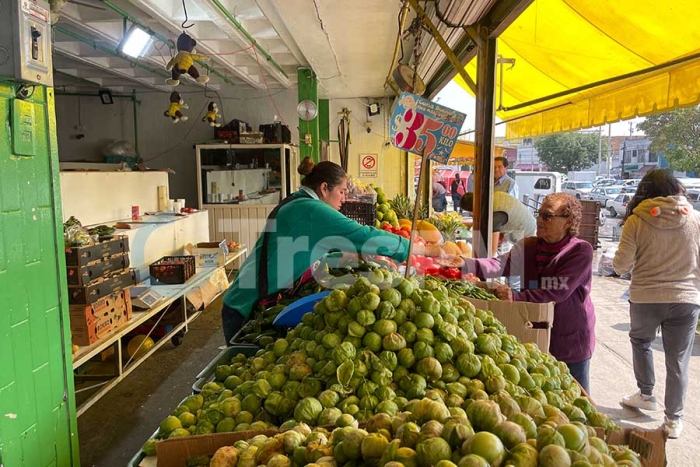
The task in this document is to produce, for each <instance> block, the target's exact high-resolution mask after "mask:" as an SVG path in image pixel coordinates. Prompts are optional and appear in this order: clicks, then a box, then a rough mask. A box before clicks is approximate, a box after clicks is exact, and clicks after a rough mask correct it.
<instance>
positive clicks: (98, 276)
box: [65, 236, 137, 345]
mask: <svg viewBox="0 0 700 467" xmlns="http://www.w3.org/2000/svg"><path fill="white" fill-rule="evenodd" d="M65 253H66V268H67V279H68V303H69V304H70V311H71V313H70V318H71V333H72V335H73V343H74V344H76V345H91V344H93V343H94V342H96V341H97V340H99V339H100V338H102V337H104V336H106V335H108V334H109V333H111V332H112V331H113V330H114V329H116V328H117V326H118V325H119V324H121V323H123V322H126V321H128V320H129V319H130V318H131V298H130V296H129V292H128V287H130V286H132V285H134V284H136V283H137V278H136V273H135V271H134V270H133V269H129V265H130V263H129V239H128V237H126V236H115V237H112V238H110V239H108V240H105V241H102V242H99V243H95V244H94V245H88V246H82V247H66V250H65Z"/></svg>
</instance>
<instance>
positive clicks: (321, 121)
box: [318, 99, 331, 144]
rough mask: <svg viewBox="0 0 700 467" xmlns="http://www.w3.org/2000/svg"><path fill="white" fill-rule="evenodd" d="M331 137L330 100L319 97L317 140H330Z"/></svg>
mask: <svg viewBox="0 0 700 467" xmlns="http://www.w3.org/2000/svg"><path fill="white" fill-rule="evenodd" d="M330 139H331V114H330V101H329V100H328V99H319V101H318V140H319V144H320V142H321V141H330Z"/></svg>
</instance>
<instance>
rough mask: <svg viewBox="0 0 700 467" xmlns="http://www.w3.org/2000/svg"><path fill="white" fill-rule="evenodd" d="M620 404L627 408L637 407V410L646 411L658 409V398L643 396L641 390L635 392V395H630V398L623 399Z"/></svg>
mask: <svg viewBox="0 0 700 467" xmlns="http://www.w3.org/2000/svg"><path fill="white" fill-rule="evenodd" d="M620 404H622V405H624V406H626V407H635V408H637V409H644V410H657V409H658V405H657V404H656V397H654V396H647V395H645V394H642V391H641V390H640V391H637V392H635V393H634V394H630V395H629V396H625V397H623V398H622V400H621V401H620Z"/></svg>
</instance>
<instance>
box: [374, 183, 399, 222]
mask: <svg viewBox="0 0 700 467" xmlns="http://www.w3.org/2000/svg"><path fill="white" fill-rule="evenodd" d="M372 188H374V190H375V191H376V192H377V220H376V222H375V224H374V226H375V227H376V228H380V227H381V226H382V223H383V222H386V223H388V224H391V225H392V226H393V227H399V218H398V216H397V215H396V212H395V211H394V210H393V209H392V208H391V205H390V204H389V199H388V198H387V196H386V194H385V193H384V190H382V189H381V188H380V187H375V186H373V187H372Z"/></svg>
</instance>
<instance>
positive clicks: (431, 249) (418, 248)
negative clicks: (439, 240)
mask: <svg viewBox="0 0 700 467" xmlns="http://www.w3.org/2000/svg"><path fill="white" fill-rule="evenodd" d="M413 254H414V255H418V256H430V257H432V258H441V257H442V256H444V255H445V252H444V251H443V249H442V247H441V246H440V245H420V244H418V243H414V244H413Z"/></svg>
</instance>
